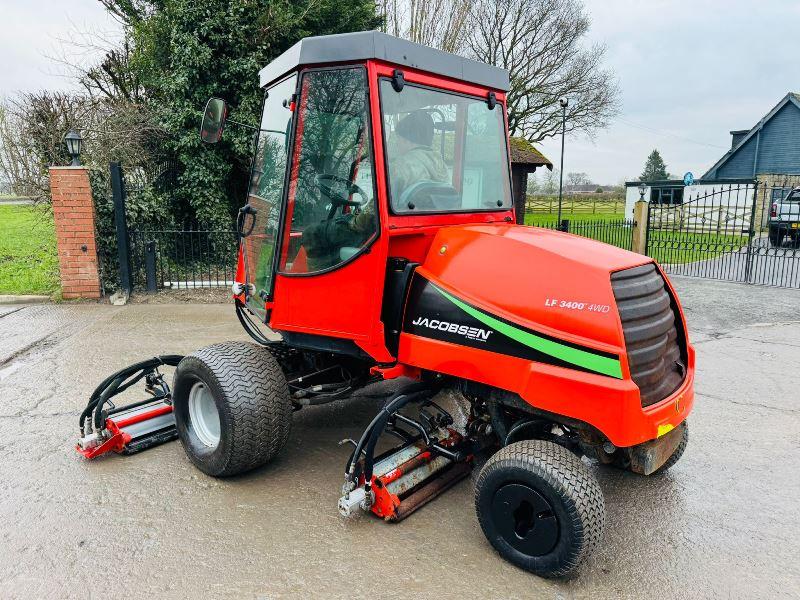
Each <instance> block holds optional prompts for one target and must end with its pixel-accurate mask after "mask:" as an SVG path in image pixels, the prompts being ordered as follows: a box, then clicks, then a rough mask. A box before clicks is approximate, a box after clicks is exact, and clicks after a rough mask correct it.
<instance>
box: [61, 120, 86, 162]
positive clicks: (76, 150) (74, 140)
mask: <svg viewBox="0 0 800 600" xmlns="http://www.w3.org/2000/svg"><path fill="white" fill-rule="evenodd" d="M64 143H65V144H66V145H67V152H68V153H69V155H70V156H71V157H72V164H71V165H70V166H73V167H80V166H81V161H80V159H79V157H80V155H81V146H82V145H83V138H82V137H81V134H80V133H78V132H77V131H75V130H74V129H70V130H69V132H68V133H67V135H65V136H64Z"/></svg>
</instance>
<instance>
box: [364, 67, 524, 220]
mask: <svg viewBox="0 0 800 600" xmlns="http://www.w3.org/2000/svg"><path fill="white" fill-rule="evenodd" d="M380 94H381V109H382V113H383V129H384V139H385V149H386V150H385V151H386V163H387V167H388V177H389V195H390V203H391V208H392V211H393V212H394V213H399V214H410V213H419V212H464V211H470V212H471V211H476V210H505V209H509V208H511V186H510V177H509V170H508V150H507V146H506V130H505V122H504V119H503V111H502V106H501V105H500V104H498V105H496V106H495V107H494V108H493V109H490V108H489V106H488V103H487V102H486V99H484V98H476V97H471V96H463V95H459V94H452V93H447V92H443V91H439V90H434V89H431V88H426V87H420V86H415V85H411V84H406V85H405V86H404V87H403V89H402V90H401V91H400V92H397V91H395V90H394V88H393V87H392V84H391V82H390V81H389V80H382V81H381V84H380Z"/></svg>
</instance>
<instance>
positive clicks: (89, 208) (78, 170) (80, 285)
mask: <svg viewBox="0 0 800 600" xmlns="http://www.w3.org/2000/svg"><path fill="white" fill-rule="evenodd" d="M50 191H51V197H52V199H53V204H52V206H53V220H54V222H55V230H56V246H57V248H58V264H59V270H60V274H61V295H62V297H63V298H67V299H72V298H100V292H101V288H100V271H99V266H98V260H97V243H96V239H95V219H94V202H93V199H92V185H91V183H90V181H89V171H88V170H87V169H86V167H50Z"/></svg>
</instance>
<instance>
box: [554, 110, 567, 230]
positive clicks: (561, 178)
mask: <svg viewBox="0 0 800 600" xmlns="http://www.w3.org/2000/svg"><path fill="white" fill-rule="evenodd" d="M558 104H559V105H560V106H561V168H560V169H559V171H558V219H557V221H558V228H559V229H562V227H563V226H562V223H561V199H562V193H563V189H564V137H565V136H566V134H567V106H569V100H568V99H567V98H566V97H562V98H559V99H558Z"/></svg>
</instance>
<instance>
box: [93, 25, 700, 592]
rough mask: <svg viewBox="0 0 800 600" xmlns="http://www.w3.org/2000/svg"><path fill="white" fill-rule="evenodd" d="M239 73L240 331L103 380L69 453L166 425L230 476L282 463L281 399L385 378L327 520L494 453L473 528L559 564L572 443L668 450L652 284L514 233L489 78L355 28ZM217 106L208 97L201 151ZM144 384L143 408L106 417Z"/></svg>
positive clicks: (647, 467)
mask: <svg viewBox="0 0 800 600" xmlns="http://www.w3.org/2000/svg"><path fill="white" fill-rule="evenodd" d="M260 75H261V84H262V86H263V87H264V106H263V113H262V118H261V124H260V127H258V128H257V131H256V150H255V157H254V159H253V166H252V173H251V183H250V191H249V194H248V198H247V202H246V204H245V205H244V207H243V208H242V209H241V211H240V215H239V234H240V238H241V244H240V248H239V262H238V269H237V274H236V282H235V284H234V286H233V287H234V290H233V293H234V299H235V305H236V312H237V315H238V318H239V320H240V321H241V323H242V325H243V327H244V329H245V330H246V331H247V332H248V333H249V334H250V336H251V337H252V338H253V340H254V341H255V343H243V342H227V343H220V344H215V345H212V346H209V347H207V348H203V349H201V350H198V351H197V352H194V353H193V354H191V355H189V356H186V357H184V358H181V357H175V356H164V357H157V358H154V359H151V360H150V361H146V362H144V363H140V364H139V365H133V366H132V367H130V368H128V369H127V370H124V371H121V372H119V373H116V374H114V375H112V376H111V377H109V378H108V379H107V380H106V381H105V382H103V384H102V385H101V386H100V387H99V388H98V390H97V391H96V392H95V394H94V395H93V396H92V399H91V400H90V403H89V406H88V407H87V409H86V411H84V415H83V416H82V418H81V435H82V439H81V442H80V444H79V447H78V449H79V450H80V451H81V452H83V453H84V454H85V455H86V456H89V457H92V456H96V455H98V454H102V453H103V452H106V451H108V450H115V451H117V452H132V451H135V450H137V449H141V448H144V447H147V446H149V445H152V444H154V443H159V442H161V441H164V440H167V439H171V438H174V437H175V436H177V437H179V438H180V440H181V442H182V444H183V447H184V448H185V450H186V452H187V454H188V456H189V458H190V459H191V461H192V462H193V463H194V464H195V465H196V466H197V467H198V468H199V469H200V470H202V471H203V472H205V473H207V474H209V475H212V476H215V477H224V476H228V475H234V474H237V473H242V472H244V471H247V470H249V469H253V468H255V467H258V466H260V465H263V464H265V463H267V462H268V461H269V460H270V459H272V458H273V457H274V456H275V455H276V454H277V453H278V452H279V451H280V449H281V447H282V446H283V445H284V444H285V443H286V440H287V438H288V436H289V431H290V428H291V423H292V412H293V411H295V410H298V409H301V408H303V407H305V406H309V405H318V404H323V403H326V402H331V401H333V400H337V399H340V398H343V397H345V396H348V395H350V394H351V393H352V392H353V391H355V390H357V389H358V388H361V387H363V386H366V385H369V384H371V383H374V382H376V381H379V380H389V379H398V383H397V384H396V388H395V389H396V390H397V391H396V392H395V393H394V394H393V395H391V396H389V397H388V398H387V399H386V401H385V403H384V405H383V406H382V408H381V409H380V411H379V412H378V413H377V415H376V416H375V418H374V419H373V420H372V422H371V423H370V424H369V426H368V427H367V428H366V430H365V431H364V432H363V433H362V434H361V436H360V437H359V438H358V439H357V440H349V441H350V442H351V443H352V451H351V452H349V459H348V460H347V462H346V464H345V467H344V484H343V489H342V496H341V499H340V500H339V511H340V512H341V514H342V515H346V516H347V515H351V514H353V513H355V512H358V511H366V512H371V513H373V514H374V515H377V516H379V517H381V518H383V519H385V520H387V521H400V520H402V519H404V518H405V517H407V516H408V515H409V514H411V513H412V512H414V511H415V510H416V509H418V508H419V507H420V506H422V505H423V504H425V503H426V502H428V501H430V500H431V499H433V498H434V497H436V496H437V495H438V494H440V493H442V492H443V491H445V490H446V489H448V488H449V487H450V486H452V485H453V484H455V483H456V482H458V481H459V480H461V479H463V478H465V477H466V476H467V475H468V474H469V473H470V472H471V470H472V469H473V465H475V464H476V462H479V461H480V460H483V459H485V458H486V457H489V458H488V460H487V461H486V462H485V464H483V466H482V468H481V469H480V472H479V473H477V475H476V477H475V481H476V484H475V507H476V510H477V515H478V520H479V522H480V524H481V527H482V528H483V531H484V533H485V534H486V537H487V538H488V540H489V542H490V543H491V544H492V545H493V546H494V547H495V549H496V550H497V551H498V552H499V553H500V554H501V555H502V556H503V557H504V558H506V559H507V560H509V561H511V562H512V563H514V564H516V565H518V566H520V567H522V568H524V569H527V570H529V571H532V572H534V573H537V574H539V575H544V576H563V575H566V574H568V573H569V572H571V571H573V570H574V569H575V568H576V567H577V566H578V565H579V564H580V563H581V561H582V560H583V559H585V558H586V557H587V556H588V555H589V554H590V553H591V551H592V550H593V548H594V547H595V546H596V545H597V544H598V542H599V540H600V536H601V532H602V529H603V525H604V521H605V507H604V502H603V494H602V492H601V490H600V487H599V485H598V483H597V481H596V480H595V479H594V477H593V476H592V474H591V473H590V471H589V469H588V468H587V466H586V464H585V463H584V462H583V460H582V457H583V456H587V457H590V458H591V459H593V460H595V461H599V462H600V463H603V464H609V465H614V466H617V467H619V468H623V469H628V470H630V471H633V472H635V473H639V474H642V475H651V474H655V473H660V472H663V471H664V470H666V469H668V468H669V467H670V466H671V465H673V464H674V463H675V462H676V461H677V460H678V459H679V458H680V456H681V454H682V453H683V451H684V448H685V447H686V444H687V440H688V429H687V425H686V417H687V415H688V414H689V412H690V410H691V409H692V403H693V400H694V393H693V379H694V350H693V348H692V346H691V345H690V344H689V341H688V337H687V334H686V326H685V321H684V318H683V314H682V312H681V308H680V305H679V303H678V299H677V297H676V295H675V292H674V290H673V289H672V287H671V286H670V283H669V281H668V280H667V278H666V277H665V276H664V274H663V273H662V271H661V269H660V268H659V267H658V265H656V264H655V263H654V262H653V261H652V260H651V259H649V258H647V257H645V256H642V255H639V254H634V253H631V252H627V251H625V250H620V249H618V248H615V247H612V246H609V245H606V244H602V243H599V242H595V241H592V240H589V239H585V238H581V237H576V236H573V235H569V234H566V233H562V232H558V231H549V230H545V229H537V228H533V227H524V226H519V225H515V224H514V222H515V219H514V208H513V203H512V196H511V185H510V182H511V177H510V170H509V151H508V133H507V131H508V129H507V120H506V92H507V91H508V89H509V79H508V73H507V72H506V71H504V70H501V69H497V68H494V67H491V66H488V65H484V64H480V63H477V62H473V61H469V60H466V59H463V58H460V57H458V56H454V55H450V54H446V53H443V52H440V51H437V50H433V49H430V48H426V47H423V46H420V45H417V44H413V43H410V42H406V41H403V40H400V39H397V38H394V37H391V36H387V35H384V34H381V33H375V32H363V33H353V34H346V35H335V36H325V37H315V38H308V39H304V40H302V41H301V42H299V43H298V44H296V45H295V46H293V47H292V48H291V49H290V50H288V51H287V52H285V53H284V54H282V55H281V56H280V57H278V58H277V59H276V60H275V61H273V62H272V63H270V64H269V65H267V66H266V67H265V68H264V69H263V70H262V71H261V74H260ZM227 115H228V107H227V105H226V104H225V102H224V101H222V100H219V99H212V100H210V101H209V103H208V105H207V106H206V110H205V113H204V118H203V122H202V126H201V132H200V134H201V137H202V139H203V140H204V141H206V142H210V143H215V142H218V141H219V140H220V139H221V136H222V133H223V128H224V127H225V124H226V121H227ZM231 122H232V121H231ZM265 326H268V327H269V329H270V330H271V331H272V332H274V333H275V334H277V335H272V334H267V333H265V331H266V329H265V328H264V327H265ZM274 340H277V341H274ZM162 365H177V368H176V371H175V376H174V383H173V386H172V389H171V390H170V388H169V387H168V386H167V384H166V382H165V381H164V378H163V376H162V375H161V373H160V372H159V367H160V366H162ZM139 379H144V380H145V383H146V386H147V388H148V390H149V391H150V392H151V394H152V396H153V397H152V398H151V399H150V400H147V401H144V402H140V403H137V404H135V405H132V406H127V407H120V408H113V404H111V398H112V397H114V396H115V395H116V394H118V393H119V392H121V391H123V390H125V389H127V388H128V387H129V386H130V385H132V384H133V383H134V382H135V381H137V380H139ZM173 411H174V412H173ZM390 439H397V441H398V443H397V445H396V446H395V447H389V446H390V445H387V440H390ZM387 447H389V449H388V450H385V448H387ZM379 449H380V451H379Z"/></svg>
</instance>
